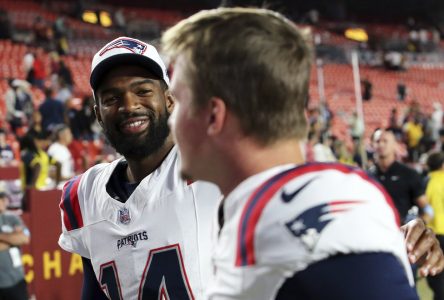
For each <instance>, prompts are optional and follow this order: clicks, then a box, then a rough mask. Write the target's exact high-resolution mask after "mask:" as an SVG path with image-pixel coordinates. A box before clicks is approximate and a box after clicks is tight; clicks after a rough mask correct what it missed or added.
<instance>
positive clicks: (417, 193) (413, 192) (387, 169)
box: [369, 130, 433, 223]
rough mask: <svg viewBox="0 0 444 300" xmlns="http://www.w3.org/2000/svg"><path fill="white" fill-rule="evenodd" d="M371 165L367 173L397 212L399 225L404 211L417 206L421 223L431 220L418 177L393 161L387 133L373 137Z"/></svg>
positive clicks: (393, 143) (391, 136) (393, 148)
mask: <svg viewBox="0 0 444 300" xmlns="http://www.w3.org/2000/svg"><path fill="white" fill-rule="evenodd" d="M372 142H373V147H374V150H375V165H374V166H373V167H372V168H370V170H369V172H370V174H371V175H373V176H374V177H375V178H376V179H377V180H378V181H379V182H380V183H381V184H382V185H383V186H384V188H385V189H386V190H387V192H388V193H389V194H390V196H391V197H392V199H393V202H394V204H395V206H396V208H397V210H398V212H399V216H400V219H401V222H402V223H405V222H406V217H407V214H408V211H409V210H410V209H411V208H412V207H413V206H417V207H418V208H419V209H420V212H421V216H422V218H423V219H424V220H426V221H427V220H429V219H431V218H433V209H432V208H431V206H430V205H429V204H428V201H427V198H426V196H425V194H424V193H425V189H424V188H425V187H424V183H423V181H422V179H421V177H420V175H419V174H418V173H417V172H416V171H415V170H414V169H412V168H410V167H408V166H407V165H405V164H403V163H401V162H399V161H397V159H396V147H397V141H396V137H395V134H394V133H393V131H391V130H377V131H376V132H375V133H374V134H373V140H372Z"/></svg>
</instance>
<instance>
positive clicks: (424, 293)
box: [416, 278, 433, 300]
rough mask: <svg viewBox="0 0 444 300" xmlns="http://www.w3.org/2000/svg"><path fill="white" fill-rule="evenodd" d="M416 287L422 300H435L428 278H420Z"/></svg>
mask: <svg viewBox="0 0 444 300" xmlns="http://www.w3.org/2000/svg"><path fill="white" fill-rule="evenodd" d="M416 289H417V291H418V294H419V299H421V300H433V292H432V291H431V290H430V288H429V286H428V285H427V280H426V279H425V278H419V279H418V281H417V282H416Z"/></svg>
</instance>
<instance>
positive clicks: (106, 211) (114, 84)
mask: <svg viewBox="0 0 444 300" xmlns="http://www.w3.org/2000/svg"><path fill="white" fill-rule="evenodd" d="M90 83H91V87H92V89H93V92H94V98H95V113H96V116H97V119H98V121H99V123H100V125H101V126H102V128H103V132H104V134H105V136H106V137H107V139H108V140H109V142H110V143H111V145H112V146H113V147H114V148H115V149H116V150H117V151H118V152H119V153H120V154H122V155H123V157H122V158H120V159H117V160H116V161H114V162H111V163H107V164H100V165H97V166H94V167H92V168H91V169H89V170H88V171H86V172H85V173H84V174H83V175H81V176H78V177H76V178H74V179H72V180H71V181H70V182H68V183H67V184H66V185H65V187H64V189H63V196H62V201H61V204H60V207H61V209H62V222H63V233H62V235H61V237H60V240H59V244H60V246H61V247H62V248H63V249H65V250H67V251H70V252H74V253H78V254H80V255H81V256H82V257H83V262H84V270H85V274H84V287H83V292H82V299H84V300H86V299H94V300H97V299H108V298H109V299H161V297H165V298H167V299H181V300H182V299H184V300H186V299H202V297H203V296H202V293H203V286H205V283H206V280H207V278H208V277H209V275H210V271H211V268H210V255H209V251H208V249H210V246H209V244H210V237H211V234H210V231H209V230H210V226H209V224H210V223H211V220H210V218H211V216H212V215H213V214H214V212H215V209H216V204H217V203H218V199H219V197H218V195H219V191H218V190H217V189H216V188H215V187H214V186H213V185H210V184H205V183H202V182H196V183H193V184H190V183H188V182H186V181H184V180H182V179H181V178H180V175H179V167H178V164H179V159H178V155H177V150H176V148H175V147H174V144H173V141H172V138H171V136H170V131H169V128H168V124H167V120H168V117H169V115H170V113H171V111H172V109H173V97H172V96H171V93H170V92H169V90H168V86H169V79H168V76H167V74H166V69H165V66H164V64H163V62H162V60H161V59H160V56H159V54H158V53H157V51H156V49H155V48H154V47H153V46H151V45H148V44H146V43H144V42H142V41H139V40H136V39H131V38H127V37H121V38H118V39H116V40H114V41H112V42H110V43H109V44H107V45H106V46H105V47H103V48H102V49H101V50H100V51H99V52H97V54H96V55H95V56H94V59H93V62H92V72H91V78H90ZM198 197H199V198H201V199H205V200H206V201H196V199H197V198H198ZM199 253H202V255H198V254H199Z"/></svg>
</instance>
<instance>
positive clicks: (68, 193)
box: [59, 176, 89, 258]
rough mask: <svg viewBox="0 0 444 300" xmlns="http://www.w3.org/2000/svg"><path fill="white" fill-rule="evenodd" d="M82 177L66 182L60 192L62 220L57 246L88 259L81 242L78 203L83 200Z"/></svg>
mask: <svg viewBox="0 0 444 300" xmlns="http://www.w3.org/2000/svg"><path fill="white" fill-rule="evenodd" d="M81 182H82V176H76V177H74V178H72V179H71V180H69V181H68V182H66V184H65V185H64V187H63V190H62V198H61V201H60V205H59V207H60V211H61V220H62V234H61V235H60V238H59V245H60V247H62V249H64V250H66V251H68V252H72V253H77V254H79V255H81V256H83V257H86V258H89V251H88V250H87V249H86V247H85V245H84V243H83V240H82V231H81V229H82V227H83V216H82V211H81V209H80V201H81V200H82V199H83V195H82V193H81V192H80V191H81Z"/></svg>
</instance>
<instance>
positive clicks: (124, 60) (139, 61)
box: [89, 53, 164, 91]
mask: <svg viewBox="0 0 444 300" xmlns="http://www.w3.org/2000/svg"><path fill="white" fill-rule="evenodd" d="M119 65H137V66H140V67H143V68H146V69H147V70H148V71H150V72H151V73H152V74H153V75H155V76H158V77H159V79H160V80H164V79H163V72H162V69H161V67H160V66H159V65H158V64H157V63H156V62H155V61H154V60H152V59H150V58H148V57H146V56H144V55H139V54H133V53H122V54H116V55H113V56H111V57H109V58H107V59H105V60H103V61H101V62H100V63H99V64H98V65H97V66H96V67H95V68H94V70H93V71H92V73H91V77H90V78H89V83H90V84H91V87H92V89H93V91H95V90H97V87H98V86H99V84H100V81H101V80H102V79H103V76H104V75H105V74H106V73H107V72H108V71H109V70H111V69H112V68H114V67H116V66H119Z"/></svg>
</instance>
